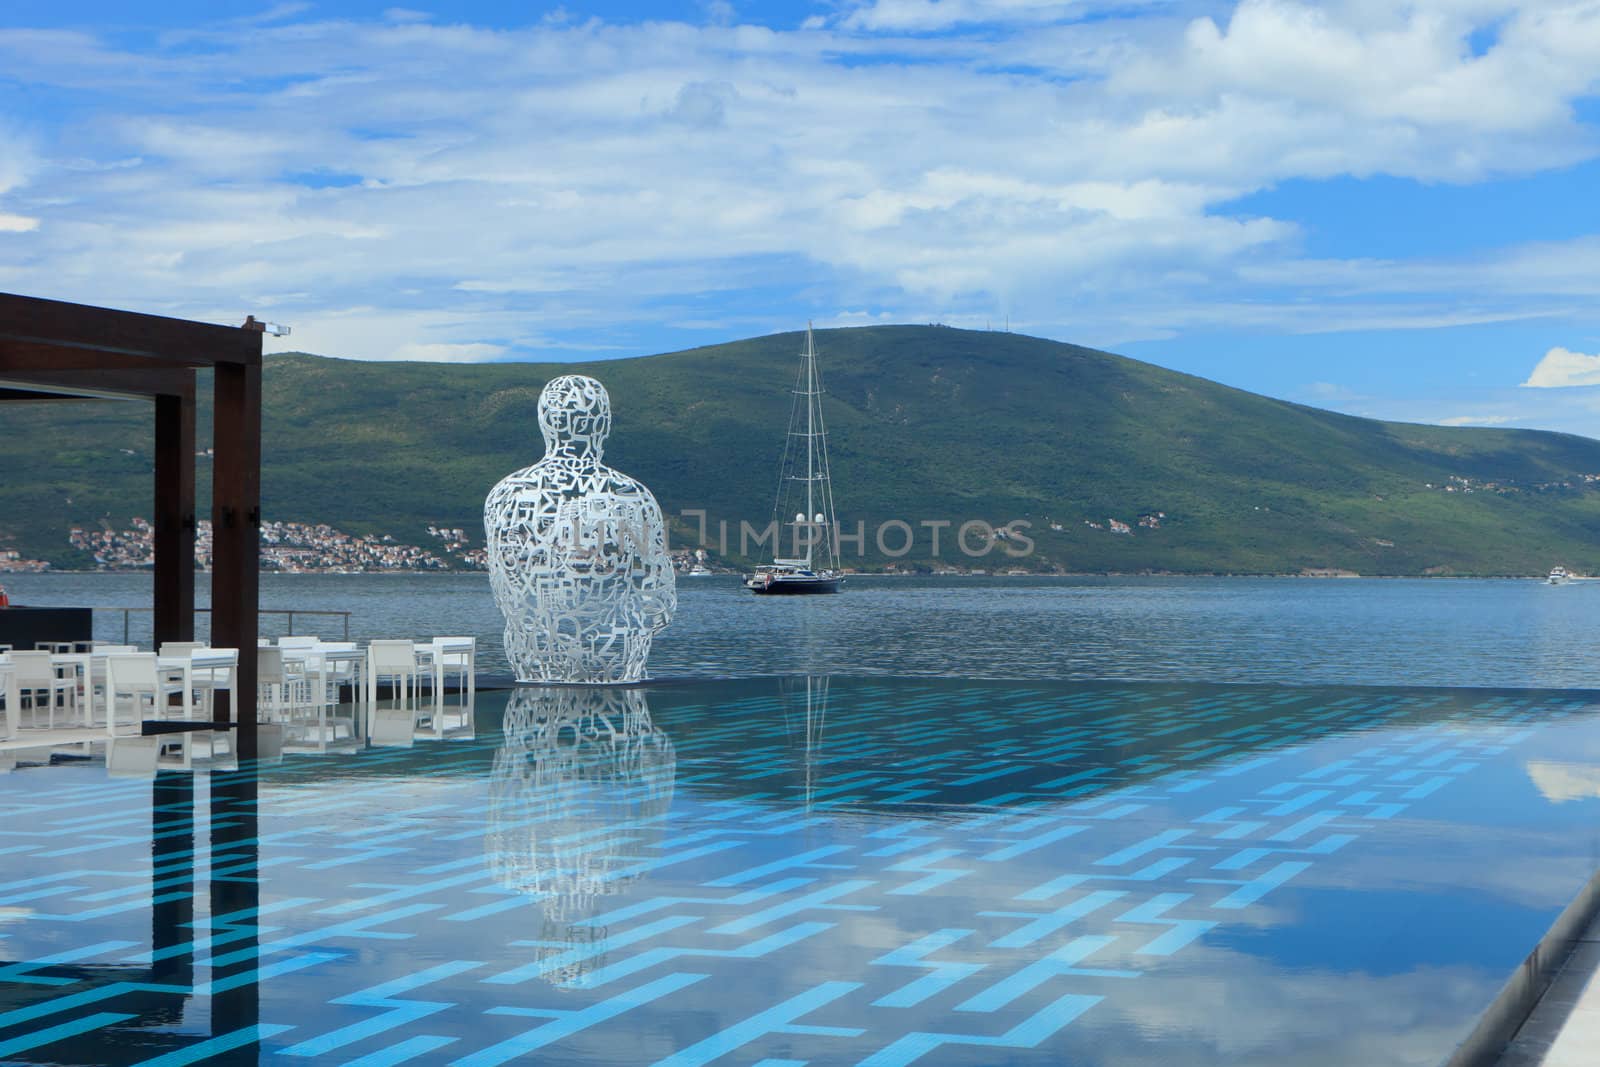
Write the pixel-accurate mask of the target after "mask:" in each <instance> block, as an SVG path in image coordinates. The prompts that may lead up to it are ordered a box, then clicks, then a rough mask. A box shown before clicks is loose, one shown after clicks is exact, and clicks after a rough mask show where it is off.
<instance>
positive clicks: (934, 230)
mask: <svg viewBox="0 0 1600 1067" xmlns="http://www.w3.org/2000/svg"><path fill="white" fill-rule="evenodd" d="M714 7H717V5H715V4H709V5H708V6H707V8H706V10H707V11H708V12H712V13H715V12H713V11H712V9H713V8H714ZM746 7H747V8H748V7H749V5H746ZM1135 7H1136V5H1130V4H1117V5H1109V4H1101V3H1094V4H1086V3H1046V2H1043V0H937V2H932V0H877V2H875V3H872V4H870V5H865V6H858V7H856V8H854V9H853V10H851V11H849V12H847V13H846V14H845V15H844V16H843V17H842V19H840V20H835V22H834V23H832V25H841V24H843V23H848V29H847V30H846V31H844V32H841V31H840V30H837V29H830V28H829V25H830V24H829V23H826V22H825V23H822V24H813V25H811V26H810V28H803V29H800V30H784V29H769V28H765V27H761V26H754V25H737V26H733V25H710V26H691V25H687V24H681V23H653V24H650V25H648V26H629V25H608V24H603V23H600V22H596V21H589V22H584V23H577V22H575V21H572V20H570V19H568V20H561V19H555V20H551V21H548V22H544V23H541V24H539V25H534V26H529V27H526V28H521V29H509V30H489V29H483V28H477V27H473V26H470V25H461V24H453V25H448V26H440V25H435V24H432V23H430V22H428V21H427V20H426V19H425V18H421V17H412V14H413V13H407V12H402V11H398V10H395V11H391V12H390V13H388V15H387V16H386V17H385V18H384V19H381V20H376V21H370V22H363V21H355V20H347V21H316V20H315V19H314V18H313V17H311V16H308V15H303V14H301V13H300V9H299V8H297V7H296V6H294V5H287V6H283V7H280V8H277V9H274V10H273V11H272V12H271V13H270V18H266V19H263V21H262V23H261V24H260V25H258V26H255V27H253V28H252V30H251V32H250V33H248V34H240V33H238V32H236V28H235V27H228V26H223V27H220V28H211V29H200V30H192V31H189V32H187V33H185V34H183V35H181V36H174V37H173V38H171V39H172V40H180V39H181V42H182V47H176V46H172V47H155V48H151V49H147V50H142V51H131V50H128V49H126V48H124V47H122V46H120V45H119V44H117V43H114V42H113V41H112V40H111V39H109V38H106V39H102V38H98V37H96V36H94V35H92V34H85V33H76V32H74V33H68V32H64V31H55V30H0V66H3V67H4V68H5V69H6V70H7V72H8V76H9V77H11V78H13V79H15V80H17V81H18V82H20V83H21V84H24V85H26V86H28V87H29V89H30V91H34V92H36V93H39V94H44V95H46V96H48V94H50V93H53V92H58V91H70V92H71V93H72V94H73V98H74V99H75V100H87V101H91V102H92V106H83V107H79V108H77V109H75V110H73V112H72V115H73V117H72V118H71V119H70V120H69V121H67V122H66V123H65V124H64V125H62V126H60V127H59V128H55V129H51V130H48V131H45V132H44V134H43V136H44V139H43V140H42V141H41V140H40V136H41V130H42V128H30V132H29V137H27V138H24V137H22V136H20V135H18V134H16V133H14V132H12V133H8V132H7V130H6V129H4V128H0V197H4V200H3V202H0V229H4V230H6V231H8V233H7V237H6V242H5V244H4V245H0V282H4V283H5V284H7V285H14V284H24V283H25V284H27V285H28V286H29V287H30V289H32V290H33V291H38V292H39V295H49V296H59V297H62V298H66V299H77V300H87V301H89V302H94V303H103V304H112V305H120V306H132V307H142V308H152V309H154V308H160V309H162V310H164V311H165V312H166V313H169V314H195V315H200V314H202V313H207V312H210V311H211V310H213V309H219V308H220V309H236V310H237V312H238V314H234V313H233V311H232V310H229V311H228V314H227V317H228V318H242V315H243V313H244V312H246V311H250V310H254V309H259V308H264V307H269V306H270V307H272V308H273V309H274V310H273V314H274V316H275V317H278V318H282V319H284V320H286V321H289V322H291V323H294V324H295V326H296V333H295V335H294V338H293V339H294V340H295V341H296V342H297V344H304V345H305V346H306V347H313V343H314V342H315V350H319V351H325V352H328V353H330V354H343V355H352V356H362V357H366V358H394V357H395V356H397V355H398V354H402V353H404V354H411V355H421V354H428V353H434V354H440V353H448V354H451V355H453V356H456V357H459V358H475V357H477V358H482V357H492V356H493V355H498V354H502V353H519V352H527V351H529V350H528V349H527V348H526V347H525V342H524V340H523V339H526V338H529V337H535V336H536V337H538V338H539V339H541V341H544V342H548V341H549V340H550V338H551V337H552V335H555V334H557V333H560V332H563V331H565V332H573V331H581V330H585V329H587V330H590V331H599V330H601V329H620V328H626V326H627V324H630V323H644V322H698V323H705V322H709V321H714V320H715V319H716V318H717V315H716V314H715V313H711V312H708V308H707V306H706V304H707V294H729V293H736V292H746V291H753V292H758V293H759V292H771V291H774V290H776V291H781V292H782V293H783V294H784V295H783V298H782V299H781V300H774V301H772V302H770V303H763V304H759V305H757V306H754V307H747V306H744V304H745V302H744V301H743V300H723V301H721V302H722V303H723V304H724V306H727V305H730V304H732V305H736V306H738V307H739V310H738V311H737V312H723V313H722V315H723V318H724V319H726V321H729V322H733V321H738V322H740V323H751V324H757V325H758V326H759V325H760V324H770V325H771V326H774V327H776V326H788V325H793V323H792V322H789V321H787V320H781V319H779V320H774V318H773V316H774V315H777V314H780V313H783V314H789V315H791V316H792V314H793V312H792V307H793V301H794V300H796V299H798V300H800V301H803V302H806V303H809V304H810V305H812V306H814V307H816V308H817V312H818V314H817V317H818V318H819V319H824V318H826V316H827V315H828V314H830V313H831V312H832V311H833V309H834V308H839V307H848V308H868V307H870V308H871V309H872V312H873V314H874V316H881V315H887V316H890V317H898V318H902V319H905V320H910V321H929V320H933V319H937V320H940V321H947V322H952V323H965V324H968V325H978V326H981V325H982V324H983V323H984V322H986V321H999V320H1000V319H1001V317H1002V316H1003V315H1005V314H1007V313H1010V314H1012V316H1013V328H1018V329H1023V328H1029V327H1028V324H1032V326H1033V328H1036V329H1039V330H1041V331H1042V332H1047V333H1054V334H1056V335H1058V336H1070V337H1071V338H1072V339H1074V340H1080V341H1086V342H1089V343H1098V344H1115V343H1118V342H1124V341H1127V340H1131V339H1137V338H1146V337H1155V336H1170V335H1172V334H1173V333H1175V332H1181V331H1182V330H1185V329H1190V328H1196V327H1231V328H1261V329H1276V330H1283V331H1288V332H1309V331H1320V330H1331V329H1377V328H1393V327H1394V326H1402V327H1417V328H1426V327H1434V326H1439V325H1445V324H1462V323H1485V322H1503V321H1509V320H1513V319H1517V318H1525V317H1528V316H1530V315H1546V316H1553V315H1566V316H1570V315H1573V314H1575V313H1576V312H1575V311H1574V310H1573V309H1574V308H1581V307H1586V306H1588V304H1589V300H1588V298H1590V297H1592V296H1593V295H1595V294H1596V292H1597V291H1600V281H1597V280H1596V279H1600V269H1597V264H1600V238H1585V239H1573V240H1569V241H1556V242H1550V243H1549V244H1547V245H1543V246H1537V247H1536V246H1527V247H1524V248H1519V249H1509V250H1504V251H1502V252H1501V253H1498V254H1495V255H1484V256H1480V257H1478V258H1476V259H1474V260H1472V261H1470V262H1468V261H1433V262H1415V261H1405V260H1391V261H1383V262H1377V261H1372V262H1363V261H1331V262H1330V261H1325V260H1311V259H1305V258H1303V257H1300V256H1299V255H1298V254H1297V249H1298V247H1299V244H1300V242H1301V240H1302V239H1303V234H1302V233H1301V230H1300V228H1299V227H1298V226H1297V225H1296V224H1295V223H1294V222H1293V221H1292V220H1286V219H1277V218H1269V217H1254V218H1236V217H1231V216H1229V215H1226V214H1223V213H1222V211H1221V210H1219V209H1220V208H1221V207H1222V206H1223V205H1227V204H1229V202H1231V201H1233V200H1235V199H1237V198H1238V197H1240V196H1243V195H1245V194H1247V193H1250V192H1252V191H1255V190H1258V189H1260V188H1262V187H1264V186H1267V185H1270V184H1272V183H1274V182H1278V181H1281V180H1285V179H1289V178H1295V177H1323V176H1329V175H1336V174H1362V175H1364V174H1373V173H1390V174H1401V175H1412V176H1418V177H1426V178H1443V179H1449V180H1472V179H1474V178H1476V177H1479V176H1482V175H1485V174H1498V173H1518V172H1525V171H1529V170H1535V169H1538V168H1540V167H1544V166H1549V165H1554V164H1558V163H1566V162H1571V161H1573V160H1575V159H1578V158H1580V157H1583V156H1584V155H1585V154H1587V153H1590V152H1592V151H1593V150H1594V144H1593V139H1592V137H1591V136H1590V132H1589V131H1587V130H1586V129H1585V128H1583V127H1581V126H1580V125H1578V124H1577V122H1576V120H1575V119H1574V117H1573V113H1572V105H1573V102H1574V101H1576V100H1577V99H1579V98H1580V97H1581V96H1583V95H1584V94H1585V93H1589V92H1592V91H1593V90H1594V88H1595V85H1596V83H1595V76H1594V73H1593V69H1592V64H1591V63H1589V62H1588V59H1587V56H1588V55H1590V54H1592V53H1591V52H1588V51H1585V49H1586V47H1587V44H1586V42H1589V41H1590V40H1591V38H1593V37H1594V35H1595V34H1596V33H1600V30H1597V28H1596V17H1594V15H1593V12H1591V11H1590V10H1589V8H1588V6H1585V5H1578V6H1562V5H1559V4H1549V5H1533V6H1516V7H1513V6H1512V5H1510V4H1509V3H1496V2H1492V0H1481V2H1478V0H1473V2H1464V0H1463V2H1453V0H1452V2H1447V0H1425V2H1422V3H1419V4H1413V5H1408V6H1406V7H1405V8H1404V9H1395V10H1394V11H1390V10H1389V9H1388V8H1386V7H1384V6H1383V5H1370V4H1361V3H1348V4H1339V5H1333V6H1327V7H1320V8H1313V7H1310V6H1307V5H1301V4H1296V3H1291V2H1289V0H1245V2H1244V3H1241V4H1240V5H1239V6H1238V7H1236V8H1234V9H1233V10H1232V12H1231V15H1229V16H1228V17H1222V18H1215V19H1214V18H1202V19H1198V20H1191V21H1182V20H1179V19H1176V18H1174V17H1172V16H1171V15H1169V14H1164V13H1160V12H1167V11H1169V10H1175V9H1169V8H1167V7H1160V8H1158V9H1157V11H1158V13H1157V14H1154V15H1149V16H1146V17H1141V18H1138V19H1134V18H1127V17H1108V18H1103V19H1098V20H1091V21H1087V22H1074V21H1073V20H1076V19H1081V18H1082V17H1083V16H1085V15H1086V14H1091V13H1098V14H1111V15H1115V14H1117V13H1118V12H1126V11H1127V10H1132V9H1134V8H1135ZM726 13H727V12H726V11H723V14H726ZM969 23H970V24H976V23H982V24H983V25H982V27H981V29H980V30H979V31H974V32H973V34H972V35H971V36H962V35H960V34H955V35H950V34H946V35H943V36H937V37H906V36H895V34H897V33H900V32H901V31H907V30H917V31H920V30H924V29H939V28H947V27H949V26H966V25H968V24H969ZM1490 24H1498V25H1499V31H1498V36H1497V41H1496V44H1495V45H1494V47H1493V48H1491V49H1489V50H1488V51H1487V52H1486V53H1484V54H1483V55H1473V54H1472V53H1471V51H1470V50H1469V49H1468V48H1467V47H1466V41H1467V37H1468V35H1469V34H1470V33H1471V32H1472V31H1473V30H1474V29H1478V28H1481V27H1483V26H1486V25H1490ZM240 71H249V72H251V75H252V77H251V78H248V79H242V78H241V77H240V76H239V72H240ZM13 148H15V149H16V150H15V151H12V149H13ZM25 223H26V224H27V225H26V227H25V226H24V224H25ZM1263 291H1266V292H1270V293H1271V294H1272V295H1271V296H1269V297H1267V298H1263V297H1261V296H1259V295H1257V294H1258V293H1261V292H1263ZM794 294H800V295H799V296H795V295H794ZM1463 294H1466V296H1467V297H1468V298H1466V299H1463ZM1396 295H1401V296H1403V297H1404V299H1399V300H1397V299H1394V297H1395V296H1396ZM350 308H370V309H371V311H370V314H369V318H370V320H371V321H370V322H369V323H368V325H370V326H371V327H372V328H370V329H351V328H349V326H350V323H351V321H352V320H351V319H350V317H349V315H348V309H350ZM396 321H401V322H405V323H407V324H408V325H407V328H406V329H405V330H404V331H397V330H395V329H392V328H391V327H390V325H389V324H390V323H393V322H396ZM323 330H326V342H324V341H323V340H321V339H320V338H319V337H318V334H317V333H314V332H313V331H323ZM421 333H426V334H427V335H428V336H426V338H422V337H419V334H421ZM346 345H348V346H349V347H343V346H346ZM438 346H445V347H438Z"/></svg>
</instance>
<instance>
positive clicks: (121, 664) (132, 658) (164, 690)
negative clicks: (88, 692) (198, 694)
mask: <svg viewBox="0 0 1600 1067" xmlns="http://www.w3.org/2000/svg"><path fill="white" fill-rule="evenodd" d="M174 694H182V695H183V699H184V710H185V711H187V710H188V700H189V694H188V693H186V692H184V688H183V685H182V683H180V682H172V681H170V680H168V679H166V678H163V677H162V672H161V669H160V667H159V666H158V665H157V663H156V654H155V653H154V652H131V653H125V654H122V655H116V656H107V657H106V734H107V735H108V736H110V737H116V736H117V726H118V721H119V715H120V714H121V710H122V700H123V697H124V695H126V696H127V697H128V703H129V706H130V708H131V709H132V715H133V725H134V726H139V725H140V724H141V723H142V722H143V720H144V718H145V717H146V716H149V717H150V718H163V717H165V715H166V712H167V698H168V697H169V696H172V695H174ZM147 699H148V701H149V702H148V703H146V700H147Z"/></svg>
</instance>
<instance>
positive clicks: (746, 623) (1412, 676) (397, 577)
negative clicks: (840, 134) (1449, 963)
mask: <svg viewBox="0 0 1600 1067" xmlns="http://www.w3.org/2000/svg"><path fill="white" fill-rule="evenodd" d="M3 581H4V584H5V585H6V586H7V587H8V589H9V590H10V593H11V598H12V602H13V603H16V604H33V605H54V606H89V607H94V608H96V609H99V610H97V612H96V617H95V618H96V624H95V636H96V637H97V638H98V639H100V640H106V641H121V640H122V639H123V638H124V637H125V636H126V637H127V638H128V640H129V641H130V642H131V643H135V644H139V645H142V646H148V643H149V640H150V613H149V607H150V603H151V578H150V575H149V574H147V573H128V574H110V573H92V574H72V573H57V574H48V573H47V574H37V575H32V574H16V575H7V576H5V577H4V579H3ZM197 585H198V593H197V598H196V599H197V603H198V604H200V605H202V606H203V605H205V604H207V603H208V602H209V590H210V587H209V576H207V575H200V576H199V577H198V579H197ZM261 605H262V607H263V608H264V609H279V610H287V609H294V610H296V611H302V612H304V611H335V612H349V615H348V627H349V629H348V634H349V637H350V638H351V639H352V640H359V641H366V640H370V639H372V638H380V637H410V638H415V639H418V640H421V639H425V638H429V637H434V636H460V635H470V636H473V637H476V638H477V639H478V647H479V666H480V669H481V670H484V671H490V672H493V671H503V670H505V669H506V662H505V656H504V649H503V643H502V637H501V630H502V623H501V620H500V615H499V612H498V611H497V610H496V608H495V605H494V600H493V598H492V597H491V596H490V592H489V581H488V577H487V576H486V575H483V574H276V573H272V574H264V575H262V579H261ZM125 609H126V610H125ZM204 618H205V617H204V616H201V619H202V622H201V633H200V635H199V636H201V637H204V636H205V635H204V621H203V620H204ZM1597 622H1600V581H1596V582H1586V581H1575V582H1572V583H1570V584H1567V585H1562V586H1551V585H1549V584H1547V583H1545V582H1544V581H1542V580H1534V579H1454V578H1423V579H1379V578H1338V579H1334V578H1329V579H1312V578H1213V577H1206V578H1180V577H1049V578H1024V577H979V576H970V577H968V576H963V577H953V576H952V577H928V578H921V577H889V576H884V577H879V576H858V577H853V578H852V579H850V581H849V582H848V583H847V585H846V588H845V591H844V592H843V593H841V594H839V595H837V596H821V597H758V596H753V595H751V594H750V593H748V592H747V591H745V590H744V589H743V588H742V587H741V586H740V584H739V579H738V577H737V576H735V575H712V576H708V577H694V578H688V577H684V578H680V579H679V581H678V612H677V615H676V617H675V618H674V619H673V621H672V623H671V625H670V626H669V627H668V628H667V629H666V630H665V631H663V632H662V633H661V634H660V635H658V636H657V638H656V641H655V645H654V648H653V649H652V652H651V656H650V674H651V677H652V678H655V679H660V680H670V679H690V678H701V679H708V678H748V677H758V676H771V675H801V674H804V675H832V676H906V677H951V678H975V679H985V678H992V679H1063V680H1088V679H1108V680H1129V681H1133V680H1147V681H1187V682H1216V683H1274V684H1288V685H1297V684H1306V685H1312V684H1316V685H1386V686H1468V687H1516V688H1562V689H1571V688H1600V648H1597V647H1596V646H1597V640H1596V639H1597V636H1600V627H1597V625H1596V624H1597ZM287 623H288V619H287V617H286V616H283V615H274V614H266V615H264V616H263V620H262V633H263V634H264V635H267V636H276V635H279V634H282V633H284V632H286V630H287ZM345 623H346V618H345V617H344V616H319V615H297V616H296V617H295V620H294V632H296V633H316V634H320V635H321V636H323V637H325V638H328V639H339V638H341V637H343V636H344V635H345Z"/></svg>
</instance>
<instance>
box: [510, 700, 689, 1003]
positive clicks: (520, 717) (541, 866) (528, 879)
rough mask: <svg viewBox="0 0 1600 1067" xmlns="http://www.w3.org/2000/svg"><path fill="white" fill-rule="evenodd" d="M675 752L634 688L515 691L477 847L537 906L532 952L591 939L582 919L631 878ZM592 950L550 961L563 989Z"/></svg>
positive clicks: (588, 962)
mask: <svg viewBox="0 0 1600 1067" xmlns="http://www.w3.org/2000/svg"><path fill="white" fill-rule="evenodd" d="M677 763H678V760H677V755H676V753H675V752H674V750H673V747H672V742H671V741H670V740H669V739H668V738H667V735H666V734H664V733H662V732H661V731H660V730H658V729H657V728H656V727H655V725H654V724H653V723H651V721H650V708H649V706H648V705H647V704H646V703H645V698H644V693H643V692H641V691H640V690H637V689H518V690H515V691H514V692H513V693H512V694H511V699H510V701H509V702H508V703H507V705H506V718H505V740H504V741H503V742H502V743H501V746H500V749H499V751H498V752H496V753H495V758H494V770H493V773H492V775H491V777H490V782H489V832H488V835H487V837H486V838H485V841H484V845H485V847H486V848H487V849H488V850H489V853H490V856H489V859H490V863H491V864H492V866H493V868H494V871H495V874H496V876H497V877H498V878H499V880H500V883H501V884H502V885H504V886H505V887H506V888H508V889H514V890H516V891H518V892H522V893H529V894H533V895H535V896H537V897H538V899H539V906H540V908H541V909H542V912H543V928H542V929H541V931H540V932H539V933H538V934H537V935H536V936H535V937H534V940H537V941H539V942H541V943H543V945H542V947H540V948H539V949H537V951H538V952H539V954H540V958H541V959H550V958H552V957H557V956H560V955H561V954H563V953H565V952H567V951H569V950H570V949H572V948H574V947H577V946H581V945H585V944H591V943H594V942H596V941H600V940H602V939H603V938H604V937H605V934H606V930H605V928H604V927H600V926H596V925H593V924H590V923H588V922H586V920H588V919H590V918H592V917H593V916H594V915H596V914H597V913H598V912H599V911H600V906H601V904H602V903H603V900H604V898H605V897H607V896H609V895H611V894H613V893H616V892H617V891H618V890H620V889H621V888H622V887H624V886H625V885H627V884H628V883H629V882H630V881H632V880H633V879H634V878H636V877H638V874H637V873H636V872H635V871H634V869H633V867H634V865H635V864H637V863H638V861H639V859H640V857H641V856H644V855H647V854H648V848H647V843H648V839H649V838H657V839H659V837H660V832H661V831H660V823H661V820H662V818H663V817H664V816H665V815H666V814H667V810H668V809H669V808H670V807H671V806H672V786H673V778H674V775H675V773H676V770H677ZM600 963H601V958H600V956H598V955H597V956H593V957H590V958H588V959H583V960H578V961H575V962H568V963H560V964H557V963H554V962H552V964H551V970H550V971H548V972H546V974H545V977H546V978H547V979H548V980H549V981H551V982H553V983H555V984H556V985H562V986H566V985H572V984H574V983H575V982H577V981H578V980H579V979H581V978H582V977H583V975H584V974H586V973H588V971H590V970H592V969H593V968H594V967H597V966H599V965H600Z"/></svg>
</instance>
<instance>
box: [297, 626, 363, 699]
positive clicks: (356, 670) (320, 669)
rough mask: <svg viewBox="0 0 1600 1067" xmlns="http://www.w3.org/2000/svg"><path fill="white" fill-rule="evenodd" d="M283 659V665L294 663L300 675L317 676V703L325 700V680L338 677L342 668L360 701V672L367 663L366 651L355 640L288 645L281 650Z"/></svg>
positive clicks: (326, 688) (326, 692) (341, 672)
mask: <svg viewBox="0 0 1600 1067" xmlns="http://www.w3.org/2000/svg"><path fill="white" fill-rule="evenodd" d="M283 662H284V664H285V665H288V664H296V665H298V666H299V668H300V671H301V672H302V673H303V674H307V675H313V674H314V675H315V676H316V679H317V682H316V684H317V694H318V695H317V699H316V703H318V704H326V703H328V699H327V694H328V681H329V679H330V678H332V679H334V680H336V681H337V680H339V679H340V677H341V675H342V674H343V673H344V671H343V668H348V677H349V678H350V684H351V686H352V689H353V692H354V693H355V699H356V702H357V703H359V702H360V700H361V674H362V669H363V667H364V666H365V664H366V662H367V654H366V652H364V651H362V649H361V647H360V646H359V645H357V644H356V643H355V642H354V641H329V642H326V643H324V642H318V643H317V644H315V645H302V646H294V645H291V646H289V647H288V648H284V649H283Z"/></svg>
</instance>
